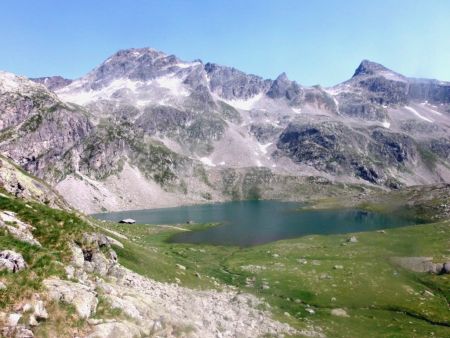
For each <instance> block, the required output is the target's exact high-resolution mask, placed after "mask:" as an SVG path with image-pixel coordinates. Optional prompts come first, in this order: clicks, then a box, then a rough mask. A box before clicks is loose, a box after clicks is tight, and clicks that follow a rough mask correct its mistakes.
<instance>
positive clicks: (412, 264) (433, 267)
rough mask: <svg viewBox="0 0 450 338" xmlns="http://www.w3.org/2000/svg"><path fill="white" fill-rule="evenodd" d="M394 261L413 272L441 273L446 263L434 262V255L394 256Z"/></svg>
mask: <svg viewBox="0 0 450 338" xmlns="http://www.w3.org/2000/svg"><path fill="white" fill-rule="evenodd" d="M392 261H393V262H394V263H395V264H397V265H399V266H401V267H402V268H404V269H407V270H410V271H413V272H429V273H435V274H439V273H442V271H443V270H444V265H445V264H440V263H436V264H435V263H433V257H393V258H392Z"/></svg>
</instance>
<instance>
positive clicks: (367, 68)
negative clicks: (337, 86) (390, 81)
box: [353, 60, 391, 77]
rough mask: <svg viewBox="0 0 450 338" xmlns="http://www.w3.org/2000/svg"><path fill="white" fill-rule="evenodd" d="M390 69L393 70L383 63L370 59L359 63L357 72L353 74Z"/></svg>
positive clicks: (365, 73)
mask: <svg viewBox="0 0 450 338" xmlns="http://www.w3.org/2000/svg"><path fill="white" fill-rule="evenodd" d="M384 71H388V72H391V70H389V69H387V68H386V67H385V66H383V65H382V64H379V63H376V62H373V61H370V60H362V61H361V63H360V64H359V66H358V68H356V70H355V73H354V74H353V77H355V76H358V75H374V74H376V73H379V72H384Z"/></svg>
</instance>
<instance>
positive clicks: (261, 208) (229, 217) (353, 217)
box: [94, 201, 417, 246]
mask: <svg viewBox="0 0 450 338" xmlns="http://www.w3.org/2000/svg"><path fill="white" fill-rule="evenodd" d="M300 206H301V205H300V204H299V203H294V202H279V201H238V202H227V203H218V204H204V205H195V206H183V207H176V208H163V209H149V210H138V211H125V212H114V213H103V214H96V215H94V216H95V217H97V218H99V219H104V220H109V221H120V220H121V219H125V218H133V219H134V220H136V222H137V223H142V224H185V223H186V221H187V220H191V221H194V222H195V223H217V222H219V223H220V225H218V226H215V227H211V228H208V229H205V230H199V231H186V232H181V233H178V234H176V235H174V236H173V237H171V239H170V241H171V242H176V243H206V244H217V245H237V246H250V245H256V244H262V243H268V242H272V241H276V240H280V239H286V238H294V237H300V236H305V235H311V234H339V233H348V232H359V231H372V230H378V229H387V228H394V227H401V226H405V225H411V224H415V223H417V222H415V220H413V219H411V218H410V219H407V218H404V217H400V216H398V215H388V214H381V213H374V212H366V211H360V210H356V209H350V210H349V209H344V210H313V211H299V207H300Z"/></svg>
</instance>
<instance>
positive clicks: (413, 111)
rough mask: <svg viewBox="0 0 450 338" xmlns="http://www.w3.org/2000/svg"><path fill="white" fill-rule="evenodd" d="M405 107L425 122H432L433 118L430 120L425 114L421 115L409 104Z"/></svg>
mask: <svg viewBox="0 0 450 338" xmlns="http://www.w3.org/2000/svg"><path fill="white" fill-rule="evenodd" d="M405 109H407V110H409V111H410V112H412V113H413V114H414V115H416V116H417V117H418V118H421V119H422V120H424V121H427V122H433V120H430V119H428V118H426V117H425V116H422V115H420V114H419V112H418V111H417V110H415V109H414V108H412V107H410V106H405Z"/></svg>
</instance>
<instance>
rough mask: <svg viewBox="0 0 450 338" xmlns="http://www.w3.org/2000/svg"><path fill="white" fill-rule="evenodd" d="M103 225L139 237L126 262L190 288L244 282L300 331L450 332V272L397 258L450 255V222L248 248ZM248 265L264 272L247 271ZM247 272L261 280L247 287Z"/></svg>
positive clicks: (122, 252)
mask: <svg viewBox="0 0 450 338" xmlns="http://www.w3.org/2000/svg"><path fill="white" fill-rule="evenodd" d="M366 207H369V205H366ZM372 207H373V208H375V207H376V206H375V205H372ZM102 225H103V226H107V227H109V228H111V229H114V230H116V231H119V232H121V233H123V234H126V235H127V236H129V238H130V239H131V241H126V242H125V248H124V249H117V251H118V254H119V257H120V261H121V263H122V264H124V265H125V266H127V267H129V268H131V269H133V270H135V271H137V272H140V273H142V274H144V275H147V276H149V277H151V278H155V279H157V280H161V281H170V282H174V281H175V280H176V278H178V279H179V280H181V283H182V284H183V285H186V286H189V287H198V288H210V287H217V284H215V281H218V282H220V283H223V284H229V285H234V286H237V287H239V288H240V289H242V290H244V291H246V292H251V293H254V294H256V295H258V296H260V297H264V298H265V299H266V300H267V301H268V302H269V304H270V305H271V306H272V307H273V312H274V314H275V316H277V317H278V318H279V319H280V320H283V321H287V322H289V323H290V324H292V325H294V326H296V327H298V328H302V327H305V325H306V324H313V325H317V326H320V327H322V328H323V329H324V331H325V333H326V334H327V336H329V337H361V336H366V337H429V336H435V337H446V336H450V328H449V325H450V312H449V299H450V292H449V290H450V278H449V275H445V276H433V275H428V274H414V273H410V272H408V271H405V270H402V269H400V268H397V267H395V266H393V265H392V264H391V263H390V261H389V258H390V257H392V256H433V257H434V258H435V259H436V260H437V261H443V260H448V259H449V252H448V248H449V247H448V246H449V239H450V238H449V235H448V234H449V230H450V229H449V227H450V223H449V222H448V221H441V222H438V223H432V224H424V225H417V226H410V227H404V228H397V229H390V230H387V231H386V233H385V234H382V233H379V232H366V233H358V234H356V236H357V237H358V239H359V241H358V243H351V244H350V243H348V244H347V243H345V240H346V238H347V237H348V236H349V235H329V236H307V237H302V238H298V239H293V240H286V241H279V242H275V243H270V244H266V245H261V246H255V247H251V248H245V249H239V248H235V247H219V246H207V245H186V244H174V243H166V242H165V239H167V238H168V237H169V236H170V235H171V234H173V233H174V232H176V231H179V230H175V229H171V228H161V227H157V226H151V225H148V226H147V225H131V226H130V225H119V224H112V223H102ZM199 227H201V226H199ZM118 239H119V238H118ZM119 240H120V239H119ZM122 242H123V240H122ZM274 254H276V255H278V257H274ZM299 259H304V260H306V262H307V263H306V264H304V263H302V261H299ZM176 264H182V265H184V266H186V267H187V269H186V270H180V269H179V268H177V267H176ZM248 265H253V266H255V265H256V266H260V267H262V268H259V269H258V268H257V269H250V270H251V271H252V272H250V271H249V270H248V269H242V268H241V267H242V266H248ZM335 265H342V266H343V269H335V268H334V266H335ZM196 273H198V274H200V278H199V277H197V276H196ZM247 278H249V279H254V286H252V287H247V286H246V279H247ZM263 284H267V285H269V286H270V288H269V289H263V288H262V285H263ZM425 291H427V292H425ZM429 292H431V294H430V293H429ZM333 308H344V309H346V311H347V313H348V314H349V315H350V317H348V318H342V317H336V316H331V315H330V311H331V309H333ZM308 309H313V310H314V312H315V313H314V314H311V313H309V312H308ZM286 313H288V314H289V316H288V315H287V314H286Z"/></svg>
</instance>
